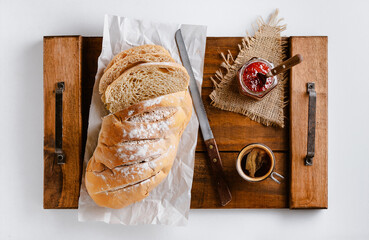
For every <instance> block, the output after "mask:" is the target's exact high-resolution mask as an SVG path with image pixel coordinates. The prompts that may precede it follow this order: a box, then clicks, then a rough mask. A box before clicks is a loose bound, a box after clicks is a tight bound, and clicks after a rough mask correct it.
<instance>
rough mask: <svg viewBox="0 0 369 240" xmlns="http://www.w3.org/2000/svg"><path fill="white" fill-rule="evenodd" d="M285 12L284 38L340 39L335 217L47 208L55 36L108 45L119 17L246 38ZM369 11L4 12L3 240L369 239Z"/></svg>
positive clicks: (332, 181)
mask: <svg viewBox="0 0 369 240" xmlns="http://www.w3.org/2000/svg"><path fill="white" fill-rule="evenodd" d="M277 7H278V8H279V9H280V16H282V17H284V18H285V22H286V23H287V24H288V26H287V30H286V31H285V32H284V35H287V36H291V35H327V36H328V37H329V56H328V59H329V136H328V139H329V151H328V155H329V181H328V185H329V209H328V210H308V211H302V210H297V211H296V210H294V211H292V210H191V212H190V221H189V225H188V226H187V227H165V226H139V227H124V226H120V225H107V224H104V223H79V222H78V221H77V212H76V211H75V210H44V209H43V208H42V197H43V195H42V194H43V190H42V186H43V92H42V89H43V68H42V37H43V36H44V35H65V34H68V35H71V34H74V35H84V36H101V35H102V30H103V16H104V14H105V13H108V14H116V15H120V16H127V17H133V18H141V19H148V20H154V21H163V22H177V23H189V24H203V25H207V26H208V36H243V35H244V33H245V30H251V23H254V22H255V20H256V18H257V17H258V16H263V17H264V18H265V17H267V16H269V14H270V13H271V12H272V11H273V10H274V9H275V8H277ZM368 10H369V2H368V1H322V0H318V1H316V0H309V1H292V0H290V1H281V0H279V1H273V0H270V1H262V0H240V1H230V0H228V1H225V0H221V1H208V2H205V1H203V2H202V1H199V0H191V1H190V0H187V1H185V0H183V1H174V0H166V1H149V0H147V1H135V0H130V1H122V0H120V1H119V0H116V1H107V0H105V1H97V0H83V1H69V0H68V1H61V0H59V1H50V0H49V1H46V0H45V1H41V0H38V1H14V0H12V1H10V0H9V1H7V0H0V50H1V51H0V53H1V55H0V81H1V82H0V110H1V113H0V114H1V115H0V116H1V117H0V129H1V131H0V149H1V150H0V188H1V191H0V239H1V240H3V239H55V240H56V239H87V238H88V239H161V240H165V239H190V238H191V239H210V238H211V239H369V176H368V170H369V157H368V156H369V155H368V154H367V151H368V148H369V124H368V123H369V106H368V97H367V95H368V94H369V91H368V90H369V77H368V71H367V70H368V60H367V59H368V57H369V44H368V43H369V42H368V41H369V17H368ZM301 177H303V176H301ZM209 187H210V186H209Z"/></svg>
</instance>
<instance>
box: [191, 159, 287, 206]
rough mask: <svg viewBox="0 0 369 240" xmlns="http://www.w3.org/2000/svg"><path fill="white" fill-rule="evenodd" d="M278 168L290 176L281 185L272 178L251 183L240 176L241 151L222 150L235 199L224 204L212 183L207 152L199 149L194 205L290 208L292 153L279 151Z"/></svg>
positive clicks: (192, 199)
mask: <svg viewBox="0 0 369 240" xmlns="http://www.w3.org/2000/svg"><path fill="white" fill-rule="evenodd" d="M274 154H275V157H276V168H275V171H276V172H278V173H280V174H282V175H283V176H284V177H286V179H285V181H283V182H282V183H281V184H278V183H276V182H274V181H273V180H272V179H270V178H268V179H266V180H264V181H262V182H258V183H251V182H247V181H245V180H244V179H243V178H241V176H240V175H238V173H237V170H236V159H237V156H238V152H221V153H220V156H221V158H222V161H223V169H224V174H225V178H226V180H227V182H228V183H229V187H230V190H231V194H232V201H231V202H230V203H229V204H228V205H226V206H225V207H222V206H221V205H220V202H219V200H218V195H217V194H218V193H217V192H216V190H215V188H214V186H213V184H212V180H211V179H212V177H214V176H212V174H211V172H210V170H209V164H208V163H207V161H208V159H207V158H208V156H207V154H206V152H196V156H195V173H194V179H193V184H192V192H191V194H192V197H191V208H288V186H289V179H288V162H289V159H288V154H287V153H278V152H275V153H274Z"/></svg>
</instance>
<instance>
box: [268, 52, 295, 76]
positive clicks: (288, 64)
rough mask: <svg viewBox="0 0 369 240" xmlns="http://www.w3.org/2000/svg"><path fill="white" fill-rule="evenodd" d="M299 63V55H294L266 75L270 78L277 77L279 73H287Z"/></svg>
mask: <svg viewBox="0 0 369 240" xmlns="http://www.w3.org/2000/svg"><path fill="white" fill-rule="evenodd" d="M301 62H302V56H301V55H300V54H296V55H295V56H293V57H291V58H289V59H287V60H286V61H284V62H282V63H281V64H279V65H278V66H276V67H275V68H273V69H272V70H270V74H269V73H268V75H271V76H275V75H278V74H280V73H283V72H284V71H287V70H288V69H290V68H291V67H293V66H295V65H297V64H299V63H301ZM271 76H270V77H271Z"/></svg>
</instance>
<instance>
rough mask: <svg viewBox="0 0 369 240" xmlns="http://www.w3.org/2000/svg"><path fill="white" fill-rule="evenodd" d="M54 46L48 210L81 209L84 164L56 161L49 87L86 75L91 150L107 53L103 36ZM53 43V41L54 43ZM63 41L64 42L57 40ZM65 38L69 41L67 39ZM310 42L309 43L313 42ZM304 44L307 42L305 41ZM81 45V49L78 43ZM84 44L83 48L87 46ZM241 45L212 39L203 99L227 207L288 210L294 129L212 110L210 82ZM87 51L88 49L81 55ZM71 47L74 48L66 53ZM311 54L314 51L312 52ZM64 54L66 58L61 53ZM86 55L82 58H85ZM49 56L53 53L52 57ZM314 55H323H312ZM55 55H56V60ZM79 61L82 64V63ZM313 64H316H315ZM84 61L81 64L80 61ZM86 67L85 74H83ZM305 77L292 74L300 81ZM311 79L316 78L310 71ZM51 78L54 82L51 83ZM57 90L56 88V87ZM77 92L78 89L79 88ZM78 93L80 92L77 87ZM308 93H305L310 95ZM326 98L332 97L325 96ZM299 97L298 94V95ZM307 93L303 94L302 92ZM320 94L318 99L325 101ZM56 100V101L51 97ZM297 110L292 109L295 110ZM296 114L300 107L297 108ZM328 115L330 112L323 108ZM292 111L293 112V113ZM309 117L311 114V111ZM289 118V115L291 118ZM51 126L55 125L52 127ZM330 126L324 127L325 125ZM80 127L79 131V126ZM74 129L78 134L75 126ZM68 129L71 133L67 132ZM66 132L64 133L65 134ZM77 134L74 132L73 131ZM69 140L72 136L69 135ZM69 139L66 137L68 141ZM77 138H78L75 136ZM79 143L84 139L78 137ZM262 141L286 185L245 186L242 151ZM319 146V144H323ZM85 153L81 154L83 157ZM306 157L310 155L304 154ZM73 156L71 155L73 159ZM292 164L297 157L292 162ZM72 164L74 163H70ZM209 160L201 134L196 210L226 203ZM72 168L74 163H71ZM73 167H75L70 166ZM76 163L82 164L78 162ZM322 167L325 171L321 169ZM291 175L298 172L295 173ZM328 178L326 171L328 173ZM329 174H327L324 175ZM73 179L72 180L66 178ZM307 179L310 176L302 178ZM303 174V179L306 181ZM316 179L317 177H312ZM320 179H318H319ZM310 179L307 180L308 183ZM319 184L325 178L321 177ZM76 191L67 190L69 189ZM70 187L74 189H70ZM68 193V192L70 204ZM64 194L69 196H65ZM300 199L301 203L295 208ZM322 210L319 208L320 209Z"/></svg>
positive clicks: (48, 65)
mask: <svg viewBox="0 0 369 240" xmlns="http://www.w3.org/2000/svg"><path fill="white" fill-rule="evenodd" d="M54 38H55V39H54V41H51V40H50V43H47V44H46V42H47V41H46V39H47V38H45V45H44V51H45V56H44V72H45V76H44V81H45V186H44V187H45V196H46V197H45V198H44V206H45V208H77V207H78V196H79V186H80V179H81V175H80V171H81V169H80V165H78V164H77V165H73V167H77V169H79V170H77V171H70V170H68V169H69V168H70V166H68V167H67V165H65V166H64V168H65V167H67V168H68V169H63V167H60V166H59V165H56V164H54V162H53V154H52V153H53V150H54V149H53V147H54V142H53V141H54V139H53V135H54V119H53V118H54V116H55V113H54V112H53V108H54V105H55V104H54V102H53V101H54V100H55V95H53V93H52V92H50V89H49V85H48V84H50V83H51V82H53V81H54V82H56V81H60V79H62V78H63V80H64V81H65V78H66V76H68V77H67V78H70V77H71V76H74V77H75V81H76V82H78V81H79V79H80V78H78V77H77V76H78V74H77V72H78V71H80V72H79V74H82V86H81V88H82V93H80V94H82V95H81V96H82V101H81V102H82V107H81V111H82V129H83V131H82V141H83V143H82V145H83V146H84V145H85V140H86V132H87V126H88V113H89V106H90V101H91V95H92V88H93V84H94V81H95V74H96V70H97V58H98V56H99V55H100V52H101V43H102V38H101V37H83V38H82V40H81V39H80V38H78V37H54ZM50 39H52V38H50ZM56 39H58V40H56ZM63 39H64V40H63ZM307 39H308V38H307ZM301 41H304V39H302V40H301ZM77 42H78V44H79V45H78V44H77ZM81 42H82V45H81ZM240 42H241V38H240V37H208V38H207V46H206V53H205V65H204V81H203V88H202V97H203V101H204V105H205V108H206V111H207V114H208V118H209V122H210V125H211V127H212V130H213V133H214V136H215V139H216V141H217V145H218V148H219V151H220V156H221V159H222V161H223V167H224V171H225V178H226V180H227V182H228V183H229V185H230V190H231V193H232V196H233V200H232V201H231V202H230V203H229V204H228V205H227V206H226V207H225V208H287V207H289V200H290V197H289V191H290V190H292V188H291V186H295V185H294V184H292V183H291V184H290V177H289V174H290V167H289V161H290V160H289V145H290V142H289V128H288V124H287V127H286V128H285V129H280V128H272V127H265V126H263V125H261V124H259V123H256V122H254V121H251V120H250V119H248V118H246V117H244V116H242V115H240V114H236V113H231V112H227V111H222V110H219V109H217V108H215V107H212V106H211V105H210V98H209V94H210V92H211V91H212V83H211V82H210V77H211V76H213V75H214V73H215V71H216V70H218V68H219V65H220V63H221V62H222V60H223V59H222V58H221V56H220V53H221V52H224V53H226V52H227V50H228V49H230V51H231V52H232V54H233V56H236V53H237V50H238V47H237V44H239V43H240ZM305 44H307V45H311V44H314V45H313V46H310V48H316V46H315V45H316V44H321V43H316V42H314V43H311V42H309V41H308V42H307V43H305ZM81 46H82V50H81ZM65 48H68V49H65ZM309 51H310V50H309ZM61 52H63V54H60V53H61ZM81 52H82V56H81ZM46 53H47V54H46ZM299 53H302V52H299ZM310 54H312V55H315V54H317V53H316V52H314V51H311V53H310ZM53 55H55V56H53ZM78 56H79V60H78ZM303 56H304V58H305V60H304V61H305V62H307V61H311V60H312V59H314V58H313V56H311V57H310V58H308V60H307V59H306V57H305V55H304V54H303ZM309 59H310V60H309ZM77 60H78V61H77ZM79 66H81V68H82V70H77V69H78V67H79ZM301 74H306V73H303V72H300V73H296V74H295V75H291V76H292V77H297V76H299V75H301ZM308 74H311V73H310V72H309V73H308ZM46 79H48V80H47V81H46ZM53 89H54V88H53ZM75 89H76V88H75ZM77 89H78V88H77ZM305 91H306V90H304V93H305ZM325 93H326V92H325ZM293 94H295V93H293ZM298 94H301V93H298ZM319 94H321V93H319V92H318V97H319ZM51 95H52V96H53V97H51V98H50V96H51ZM49 99H50V101H51V102H50V101H48V100H49ZM291 110H292V108H291ZM293 111H295V108H293ZM319 111H323V113H324V111H325V113H326V109H323V108H322V109H320V110H319ZM287 112H289V111H287ZM306 113H307V112H306ZM73 114H75V112H74V111H73V110H70V112H68V113H65V114H64V116H66V115H70V116H72V115H73ZM287 115H288V113H287ZM49 122H51V123H49ZM323 124H326V122H325V123H324V120H323V122H319V123H318V125H319V126H322V125H323ZM74 127H76V126H74ZM71 129H74V128H72V127H71ZM65 130H66V129H65ZM65 130H64V131H65ZM67 131H71V130H67ZM76 132H78V131H76ZM67 135H68V134H67ZM67 135H66V134H64V137H67ZM73 136H76V135H73ZM76 139H78V136H76ZM254 142H260V143H264V144H266V145H267V146H269V147H270V148H271V149H272V150H273V151H274V153H275V155H276V159H277V161H276V171H277V172H279V173H281V174H282V175H284V176H285V177H286V180H285V181H284V182H283V183H282V184H281V185H279V184H277V183H275V182H274V181H272V180H271V179H267V180H265V181H263V182H260V183H249V182H246V181H244V180H243V179H242V178H241V177H240V176H239V175H238V173H237V171H236V168H235V160H236V157H237V154H238V151H239V150H241V149H242V148H243V147H244V146H245V145H247V144H250V143H254ZM317 144H318V143H317ZM74 147H75V149H76V150H75V151H78V150H77V149H79V145H78V144H76V145H74ZM83 152H84V151H83V150H81V152H80V154H81V155H80V157H81V156H82V155H83ZM304 154H306V152H305V153H304ZM68 156H69V155H68ZM291 159H292V157H291ZM67 161H68V159H67ZM207 161H208V156H207V153H206V147H205V144H204V142H203V139H202V136H201V134H199V139H198V145H197V148H196V158H195V172H194V181H193V188H192V199H191V208H220V207H221V205H220V202H219V199H218V196H217V192H216V190H215V188H214V186H213V182H212V180H211V179H212V176H211V174H210V172H209V165H208V164H207ZM67 163H68V162H67ZM69 163H70V162H69ZM72 164H76V163H72ZM318 168H319V167H318ZM76 172H79V174H76ZM291 172H293V171H292V170H291ZM324 173H326V172H324ZM324 173H323V174H324ZM65 174H68V176H69V177H68V179H64V178H65V176H64V175H65ZM300 174H304V173H300ZM301 176H302V175H300V177H301ZM309 177H311V176H309ZM314 178H316V177H315V176H314ZM304 179H305V178H304ZM318 179H321V178H319V177H318ZM67 183H68V184H71V185H73V186H70V185H69V187H67V185H66V184H67ZM66 188H68V189H66ZM64 189H66V190H67V191H69V192H68V194H69V195H68V194H67V195H68V196H71V197H70V198H68V199H69V200H68V201H67V199H65V198H66V196H67V195H66V191H64ZM63 191H64V192H63ZM62 195H63V196H62ZM298 201H299V200H297V199H296V202H295V203H294V204H297V203H298ZM315 207H316V206H315Z"/></svg>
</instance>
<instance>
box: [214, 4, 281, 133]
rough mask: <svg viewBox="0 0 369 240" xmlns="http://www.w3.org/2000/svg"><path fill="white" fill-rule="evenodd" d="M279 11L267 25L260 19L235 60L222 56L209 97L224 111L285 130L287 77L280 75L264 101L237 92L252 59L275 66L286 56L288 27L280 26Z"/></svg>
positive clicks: (228, 55)
mask: <svg viewBox="0 0 369 240" xmlns="http://www.w3.org/2000/svg"><path fill="white" fill-rule="evenodd" d="M277 15H278V10H276V11H275V12H274V13H273V14H272V15H271V16H270V19H269V21H268V22H267V23H265V22H264V21H263V19H262V18H259V19H258V20H257V24H258V30H255V35H254V36H253V37H251V36H249V34H247V36H246V37H245V38H243V39H242V44H240V45H239V49H240V51H239V53H238V55H237V58H236V60H234V58H233V57H232V55H231V53H230V51H228V54H227V57H226V56H225V55H224V54H223V53H222V54H221V55H222V57H223V59H224V62H223V63H222V64H221V68H220V69H219V70H218V71H217V72H216V73H215V77H214V78H211V80H212V81H213V83H214V87H215V89H214V91H213V92H212V93H211V94H210V98H211V100H212V102H211V104H212V105H213V106H215V107H218V108H220V109H222V110H227V111H231V112H236V113H240V114H243V115H245V116H247V117H249V118H251V119H252V120H254V121H257V122H260V123H262V124H264V125H266V126H279V127H282V128H283V127H284V107H285V105H286V99H285V85H286V81H287V75H285V74H279V75H278V85H277V86H276V87H275V88H274V89H273V90H272V91H271V92H269V93H268V94H267V95H266V96H265V97H264V98H263V99H262V100H259V101H258V100H254V99H252V98H250V97H247V96H243V95H241V94H240V93H239V92H238V85H237V77H236V75H237V71H238V70H239V69H240V68H241V67H242V65H243V64H245V63H246V62H247V61H249V60H250V59H251V58H253V57H259V58H263V59H266V60H268V61H269V62H271V63H273V64H274V66H277V65H278V64H280V63H281V62H282V61H283V59H284V58H285V57H286V56H287V53H286V50H285V49H287V48H286V47H284V45H285V44H287V43H285V42H284V41H282V39H281V36H280V33H281V32H282V31H283V30H285V29H286V25H278V24H279V23H280V21H282V20H283V19H277Z"/></svg>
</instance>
